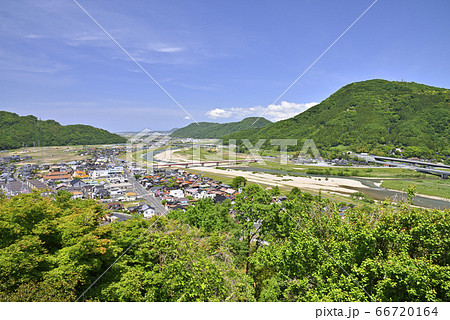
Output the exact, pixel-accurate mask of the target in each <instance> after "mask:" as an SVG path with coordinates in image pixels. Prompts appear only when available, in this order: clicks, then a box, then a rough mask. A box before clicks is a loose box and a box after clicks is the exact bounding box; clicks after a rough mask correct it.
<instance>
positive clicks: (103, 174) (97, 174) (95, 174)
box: [91, 170, 108, 179]
mask: <svg viewBox="0 0 450 320" xmlns="http://www.w3.org/2000/svg"><path fill="white" fill-rule="evenodd" d="M91 177H92V179H99V178H107V177H108V170H95V171H92V172H91Z"/></svg>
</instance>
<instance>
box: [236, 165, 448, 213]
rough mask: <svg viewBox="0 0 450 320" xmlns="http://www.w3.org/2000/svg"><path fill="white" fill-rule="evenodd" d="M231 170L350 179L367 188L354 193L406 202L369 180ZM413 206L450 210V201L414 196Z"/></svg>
mask: <svg viewBox="0 0 450 320" xmlns="http://www.w3.org/2000/svg"><path fill="white" fill-rule="evenodd" d="M233 169H238V170H242V171H256V172H264V173H272V174H282V175H289V174H291V175H294V176H303V177H307V176H310V177H317V178H322V179H324V178H325V177H329V178H331V177H334V178H342V179H351V180H357V181H360V182H361V183H362V184H363V185H364V186H366V187H367V188H352V189H353V190H355V192H356V191H361V192H363V193H364V194H366V195H368V196H370V197H372V198H374V199H375V200H385V199H386V198H389V199H393V200H396V201H398V200H406V198H407V195H406V194H405V193H404V192H399V191H394V190H388V189H385V188H381V187H378V186H377V185H375V182H381V179H380V180H371V179H364V178H353V177H341V176H320V175H313V174H305V173H300V172H287V171H282V170H273V169H266V168H255V167H233ZM352 189H350V188H349V193H351V190H352ZM413 204H414V205H416V206H420V207H424V208H430V209H434V208H438V209H450V200H449V201H445V200H439V199H432V198H428V197H422V196H415V197H414V201H413Z"/></svg>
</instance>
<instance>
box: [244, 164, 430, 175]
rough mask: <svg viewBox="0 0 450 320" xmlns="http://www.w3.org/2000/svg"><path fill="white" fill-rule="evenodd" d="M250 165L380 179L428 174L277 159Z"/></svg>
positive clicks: (298, 171) (318, 173)
mask: <svg viewBox="0 0 450 320" xmlns="http://www.w3.org/2000/svg"><path fill="white" fill-rule="evenodd" d="M249 166H250V167H254V168H264V169H271V170H280V171H286V172H291V173H304V174H306V175H311V174H313V175H322V176H346V177H363V178H380V179H388V178H391V179H398V178H416V179H418V178H426V177H428V175H426V174H423V173H418V172H416V171H414V170H410V169H402V168H387V167H386V168H383V167H371V168H367V167H350V166H349V167H333V166H324V167H320V166H307V165H294V164H280V163H279V162H275V161H267V160H265V164H260V163H250V164H249Z"/></svg>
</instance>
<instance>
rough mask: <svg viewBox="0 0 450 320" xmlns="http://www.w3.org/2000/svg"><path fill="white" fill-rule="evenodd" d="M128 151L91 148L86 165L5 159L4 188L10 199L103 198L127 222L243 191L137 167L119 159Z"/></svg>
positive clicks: (0, 179)
mask: <svg viewBox="0 0 450 320" xmlns="http://www.w3.org/2000/svg"><path fill="white" fill-rule="evenodd" d="M124 152H125V149H124V148H116V147H114V148H101V149H100V148H99V149H92V150H87V151H86V154H88V155H89V156H90V158H89V159H88V160H86V161H70V162H62V163H59V164H51V165H50V164H42V165H38V164H24V165H22V166H16V164H15V163H16V162H20V161H27V160H30V159H31V157H29V156H27V157H19V156H13V157H3V158H0V189H1V191H2V192H3V193H4V194H5V195H6V196H16V195H19V194H22V193H29V192H32V191H33V190H49V191H53V192H58V191H60V190H65V191H67V192H69V193H71V194H72V198H74V199H97V200H98V201H100V202H102V203H104V204H105V206H106V207H107V208H108V209H109V210H110V211H111V212H112V214H110V215H108V217H107V218H108V220H115V219H118V220H126V219H129V218H131V216H130V215H127V214H134V213H137V214H140V215H142V216H143V217H144V218H150V217H152V216H154V215H165V214H166V213H167V212H168V211H170V210H174V209H181V210H186V208H187V206H189V205H192V204H193V203H195V202H196V201H198V200H199V199H203V198H211V199H212V200H213V201H214V203H218V202H223V201H224V200H226V199H229V200H231V201H233V200H234V198H235V196H236V194H238V193H239V190H235V189H233V188H232V187H231V186H229V185H227V184H223V183H222V182H221V181H218V180H213V179H212V178H209V177H204V176H202V175H200V174H193V173H189V172H187V171H185V170H182V169H172V168H171V169H154V170H152V172H147V170H146V169H142V168H140V167H136V164H135V163H126V162H125V161H124V160H118V159H117V156H118V155H120V154H123V153H124Z"/></svg>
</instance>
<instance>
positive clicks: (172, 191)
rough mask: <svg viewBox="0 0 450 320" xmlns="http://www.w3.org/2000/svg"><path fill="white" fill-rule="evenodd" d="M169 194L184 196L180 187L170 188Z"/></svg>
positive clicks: (175, 196)
mask: <svg viewBox="0 0 450 320" xmlns="http://www.w3.org/2000/svg"><path fill="white" fill-rule="evenodd" d="M169 195H171V196H172V197H174V198H184V192H183V190H181V189H177V190H170V191H169Z"/></svg>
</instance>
